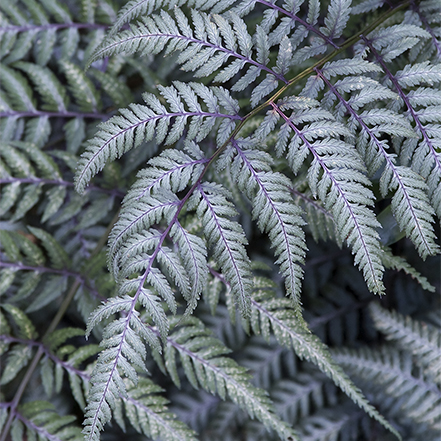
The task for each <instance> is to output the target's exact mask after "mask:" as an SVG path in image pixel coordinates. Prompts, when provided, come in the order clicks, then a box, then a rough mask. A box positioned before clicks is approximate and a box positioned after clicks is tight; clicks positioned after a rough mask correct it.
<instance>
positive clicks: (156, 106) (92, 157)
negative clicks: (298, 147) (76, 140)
mask: <svg viewBox="0 0 441 441" xmlns="http://www.w3.org/2000/svg"><path fill="white" fill-rule="evenodd" d="M175 86H176V87H173V86H170V87H160V92H161V94H162V95H163V96H164V98H165V99H166V100H167V101H168V103H169V106H170V111H168V110H167V108H166V107H165V106H164V105H163V104H162V103H161V102H160V101H159V100H158V98H156V97H155V96H154V95H153V94H150V95H147V94H145V95H144V100H145V101H146V103H147V106H142V105H139V104H132V105H130V106H129V109H125V110H123V111H122V116H116V117H113V118H111V119H110V120H109V121H107V122H105V123H103V124H102V125H101V131H100V132H98V134H97V135H96V136H95V138H93V139H92V140H90V141H89V144H88V147H87V149H86V152H85V153H83V155H82V157H81V160H80V161H79V164H78V172H77V175H76V188H77V190H78V191H79V192H83V191H84V188H85V186H86V184H87V182H88V181H89V180H90V179H91V178H92V176H94V175H95V174H96V173H98V171H100V170H102V168H103V167H104V165H105V163H106V162H107V161H108V160H114V159H115V158H117V157H120V156H122V155H123V154H124V153H126V152H127V151H129V150H131V149H132V148H134V147H137V146H138V145H140V144H141V142H143V141H150V140H151V139H153V138H154V137H156V141H157V142H158V144H161V143H163V142H165V143H166V144H167V143H169V144H173V143H174V142H176V141H177V140H178V139H179V138H180V137H181V136H182V135H183V133H184V129H185V126H186V122H187V120H188V119H190V120H191V123H190V126H191V129H192V130H191V132H190V135H191V136H193V137H196V139H197V140H198V141H201V140H202V139H203V138H204V137H206V136H207V135H208V133H207V128H206V126H207V124H209V125H210V126H209V128H211V125H213V124H214V122H215V120H216V118H227V119H229V120H240V119H241V118H240V117H239V115H237V113H235V112H236V110H233V109H232V107H231V104H232V103H234V100H232V99H231V98H229V101H227V99H225V97H226V96H228V93H227V92H225V90H224V89H222V88H212V89H208V88H206V87H205V86H201V85H196V84H194V83H192V84H191V87H189V86H187V85H185V84H183V83H179V82H176V83H175ZM198 97H200V98H201V99H202V100H204V102H205V104H206V105H207V107H208V111H204V109H203V108H202V107H201V106H200V104H199V103H198ZM218 97H219V98H218ZM219 101H221V103H222V105H224V104H225V105H228V107H226V108H225V112H226V113H222V111H221V109H219ZM186 106H188V108H189V109H188V110H187V109H186ZM234 109H236V107H234ZM232 112H234V113H232ZM172 118H176V119H175V121H174V122H171V120H172ZM196 133H197V134H198V135H196ZM187 139H188V137H187ZM189 140H190V139H189Z"/></svg>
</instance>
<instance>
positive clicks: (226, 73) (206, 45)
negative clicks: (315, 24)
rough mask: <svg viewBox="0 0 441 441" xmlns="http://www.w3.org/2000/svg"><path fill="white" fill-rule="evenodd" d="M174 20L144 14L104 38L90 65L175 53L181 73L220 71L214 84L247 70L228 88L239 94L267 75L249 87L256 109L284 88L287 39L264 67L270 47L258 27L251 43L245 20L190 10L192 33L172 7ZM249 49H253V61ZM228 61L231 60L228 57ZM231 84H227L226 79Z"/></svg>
mask: <svg viewBox="0 0 441 441" xmlns="http://www.w3.org/2000/svg"><path fill="white" fill-rule="evenodd" d="M174 15H175V19H173V18H172V16H170V15H169V14H168V13H167V12H165V11H161V14H160V15H152V16H147V17H144V18H143V19H142V22H139V23H138V24H137V25H136V26H134V25H132V27H131V30H127V31H123V32H121V33H120V34H117V35H115V36H113V37H110V38H108V39H106V41H105V42H104V44H103V45H102V46H101V47H99V48H98V49H97V50H96V51H95V53H94V55H93V56H92V58H91V60H90V61H89V63H93V62H94V61H96V60H97V59H100V58H103V57H106V56H109V55H113V54H115V53H121V52H124V53H127V54H134V53H137V52H139V53H141V54H143V55H145V54H158V53H159V52H161V51H163V50H165V53H166V54H167V55H170V54H172V53H173V52H175V51H178V52H180V55H179V57H178V58H177V62H178V63H179V64H181V65H182V69H183V70H185V71H192V72H194V75H195V76H196V77H207V76H211V75H212V74H214V73H216V72H218V71H219V70H220V69H221V68H222V70H221V71H220V72H219V73H218V74H217V75H216V76H215V78H214V80H213V81H214V82H216V83H225V82H227V81H230V80H231V79H232V78H233V77H234V76H235V75H236V74H237V73H239V72H240V71H241V70H242V69H244V68H245V67H246V66H249V67H248V69H247V72H246V73H245V74H244V75H243V76H242V78H240V79H239V80H238V81H237V82H235V84H234V85H233V86H232V88H231V89H232V90H234V91H241V90H244V89H245V88H246V87H247V86H248V85H249V84H251V83H252V82H253V81H254V80H256V79H257V78H258V77H259V75H260V74H261V73H265V72H267V77H266V79H265V80H263V81H262V82H261V83H260V84H259V85H257V87H256V88H255V89H254V91H253V93H252V95H251V103H252V105H253V106H255V105H256V104H257V103H258V101H259V100H260V99H261V98H263V97H264V96H266V95H268V94H269V93H271V92H272V91H273V90H274V89H275V88H277V86H278V82H279V81H281V82H282V83H284V84H287V82H288V81H287V80H286V79H285V77H284V74H286V73H287V71H288V69H289V65H290V58H291V43H290V41H289V39H287V38H285V39H284V40H282V43H281V45H280V50H279V54H278V57H277V61H276V65H275V66H274V67H273V68H271V67H269V66H268V64H269V61H270V59H269V57H268V54H269V43H268V39H267V36H266V34H265V33H264V32H263V30H262V29H261V28H260V27H259V26H258V27H257V32H256V39H255V41H254V44H253V41H252V38H251V36H250V35H249V33H248V31H247V29H246V26H245V23H244V21H243V20H242V19H241V18H239V17H238V16H237V15H235V14H233V13H232V12H230V13H229V15H228V16H227V17H228V20H227V19H226V18H224V17H223V16H221V15H212V16H209V15H207V14H205V13H203V12H198V11H196V10H192V22H193V23H194V30H193V29H192V27H191V26H190V25H189V23H188V19H187V17H186V16H185V15H184V13H183V12H182V11H181V10H180V9H177V8H175V10H174ZM253 46H255V48H254V49H255V50H256V51H257V55H256V59H254V58H253ZM230 58H233V61H232V62H229V59H230ZM230 82H231V81H230Z"/></svg>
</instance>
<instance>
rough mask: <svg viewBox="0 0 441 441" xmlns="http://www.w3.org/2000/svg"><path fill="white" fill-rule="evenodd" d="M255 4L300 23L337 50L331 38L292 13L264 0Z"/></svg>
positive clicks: (259, 0)
mask: <svg viewBox="0 0 441 441" xmlns="http://www.w3.org/2000/svg"><path fill="white" fill-rule="evenodd" d="M256 2H257V3H261V4H262V5H265V6H268V7H269V8H272V9H276V10H277V11H279V12H280V13H281V14H284V15H286V16H288V17H290V18H291V19H292V20H294V21H296V22H298V23H300V24H301V25H302V26H304V27H305V28H306V29H308V31H311V32H314V34H317V35H318V36H319V37H320V38H322V39H323V40H324V41H326V43H328V44H330V45H331V46H332V47H333V48H335V49H339V46H337V45H336V44H335V43H334V42H333V41H332V39H331V38H329V37H327V36H326V35H324V34H322V33H321V32H320V31H319V30H318V29H316V28H315V27H314V26H312V25H311V24H309V23H307V22H306V21H304V20H302V19H301V18H299V17H297V15H295V14H293V13H292V12H288V11H286V10H285V9H283V8H281V7H280V6H276V5H275V4H273V3H270V2H268V1H266V0H256Z"/></svg>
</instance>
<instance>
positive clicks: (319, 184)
mask: <svg viewBox="0 0 441 441" xmlns="http://www.w3.org/2000/svg"><path fill="white" fill-rule="evenodd" d="M280 106H281V107H279V105H277V104H274V103H273V104H272V107H273V109H274V111H275V113H274V114H272V115H274V117H276V119H278V118H279V117H281V118H282V119H283V121H284V125H283V126H282V128H283V130H281V132H280V134H279V136H281V138H280V147H278V148H279V152H280V154H281V153H282V152H283V151H284V149H285V148H286V147H285V146H286V144H287V141H288V136H289V134H290V133H291V132H292V133H293V134H294V136H293V139H292V141H291V142H290V145H289V147H288V149H289V150H288V151H289V153H288V161H289V162H290V165H291V167H292V168H293V170H294V172H297V170H298V168H299V167H300V165H301V164H302V162H303V161H304V159H305V158H306V156H307V155H308V153H309V152H311V153H312V155H313V157H314V159H313V162H312V164H311V166H310V168H309V172H308V178H309V185H310V188H311V190H312V193H313V195H317V194H318V196H319V197H320V199H321V200H322V201H323V202H324V204H325V208H326V209H327V210H329V211H330V212H331V213H332V215H333V216H334V219H335V222H336V226H337V231H339V235H340V240H341V241H343V240H346V241H347V243H348V245H349V246H351V247H352V249H353V253H354V254H355V264H356V265H358V266H359V267H360V269H361V270H362V271H363V275H364V277H365V280H366V283H367V285H368V288H369V289H370V290H371V291H373V292H375V293H378V294H381V293H382V292H383V291H384V286H383V284H382V282H381V278H382V272H383V265H382V263H381V249H380V244H379V241H378V239H379V236H378V233H377V232H376V231H375V229H376V228H378V226H379V223H378V222H377V221H376V219H375V217H374V215H373V213H372V212H371V210H370V209H369V208H368V206H369V205H372V203H373V195H372V193H371V191H370V190H368V189H367V188H366V185H369V181H368V180H367V179H366V177H365V176H364V175H363V174H362V172H363V171H364V167H363V164H362V163H361V161H360V158H359V156H358V154H357V153H356V151H355V150H353V149H352V148H351V147H349V145H345V144H344V143H342V142H341V141H338V140H336V139H332V138H328V137H327V135H328V133H329V134H331V135H333V136H334V133H335V129H334V127H336V126H335V125H332V131H329V132H328V131H325V132H323V131H322V130H321V129H319V130H317V131H313V132H312V133H311V134H309V133H308V129H309V127H308V126H306V127H305V128H304V129H303V130H305V129H306V132H305V133H303V130H300V129H298V128H297V127H296V125H295V122H296V121H295V119H293V118H289V117H288V116H286V115H285V113H284V112H283V110H282V109H283V103H282V104H281V105H280ZM322 118H323V116H322ZM329 118H330V116H329V115H327V116H326V119H329ZM331 118H332V117H331ZM323 126H324V127H326V120H324V122H323ZM317 128H318V127H317ZM323 134H324V136H325V138H324V139H323V140H316V141H314V139H317V138H318V137H321V136H322V135H323ZM287 135H288V136H287ZM343 151H344V154H343ZM291 158H292V159H291ZM349 164H351V165H350V168H351V170H350V171H349V170H348V168H347V167H348V165H349Z"/></svg>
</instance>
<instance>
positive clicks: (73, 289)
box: [0, 212, 119, 441]
mask: <svg viewBox="0 0 441 441" xmlns="http://www.w3.org/2000/svg"><path fill="white" fill-rule="evenodd" d="M118 216H119V212H118V213H116V215H115V216H114V218H113V219H112V221H111V222H110V224H109V225H108V227H107V229H106V231H105V233H104V234H103V235H102V236H101V238H100V240H99V242H98V243H97V245H96V247H95V249H94V250H93V251H92V253H91V256H90V257H93V256H95V255H97V254H98V253H99V252H100V251H101V250H102V248H103V247H104V246H105V244H106V242H107V238H108V236H109V233H110V230H111V229H112V228H113V225H114V224H115V222H116V221H117V219H118ZM80 285H81V281H80V280H78V279H77V280H75V282H74V284H73V285H72V287H71V288H70V290H69V292H68V294H67V295H66V297H65V299H64V300H63V303H62V304H61V305H60V308H59V309H58V311H57V313H56V314H55V317H54V318H53V319H52V321H51V323H50V325H49V327H48V328H47V329H46V332H45V333H44V335H43V337H42V338H41V340H44V339H45V338H46V337H48V336H49V335H50V334H51V333H52V332H54V331H55V329H56V328H57V326H58V324H59V323H60V321H61V319H62V318H63V316H64V314H65V313H66V311H67V308H68V307H69V305H70V303H71V302H72V300H73V298H74V296H75V294H76V292H77V290H78V288H79V286H80ZM43 354H44V348H43V347H42V346H40V347H39V348H38V350H37V353H36V354H35V355H34V358H33V359H32V362H31V364H30V365H29V367H28V369H27V371H26V374H25V376H24V377H23V379H22V380H21V382H20V385H19V387H18V389H17V392H16V393H15V395H14V398H13V400H12V402H11V403H10V405H9V407H10V411H9V417H8V421H7V422H6V424H5V426H4V428H3V432H2V434H1V437H0V441H6V440H7V439H8V438H7V437H8V433H9V430H10V428H11V425H12V422H13V421H14V418H15V414H16V410H17V407H18V405H19V403H20V400H21V398H22V396H23V393H24V392H25V390H26V387H27V386H28V383H29V381H30V380H31V378H32V375H33V373H34V371H35V369H36V368H37V366H38V363H39V362H40V359H41V357H42V356H43Z"/></svg>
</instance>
